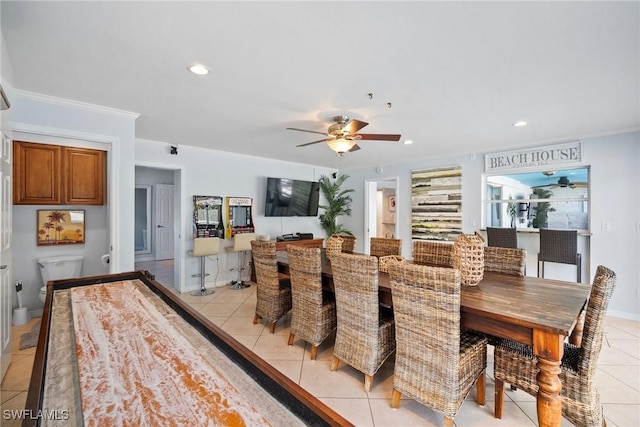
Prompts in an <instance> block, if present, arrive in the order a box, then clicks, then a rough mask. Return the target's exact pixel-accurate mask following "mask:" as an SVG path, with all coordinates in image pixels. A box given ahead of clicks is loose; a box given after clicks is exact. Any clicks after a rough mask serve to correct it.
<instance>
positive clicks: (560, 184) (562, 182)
mask: <svg viewBox="0 0 640 427" xmlns="http://www.w3.org/2000/svg"><path fill="white" fill-rule="evenodd" d="M555 173H556V172H555V171H548V172H542V174H543V175H544V176H546V177H547V178H549V177H551V176H553V175H555ZM542 187H549V188H567V187H568V188H586V187H587V183H586V182H571V180H570V179H569V177H568V176H561V177H560V178H558V181H557V183H556V184H546V185H538V186H536V187H533V188H542Z"/></svg>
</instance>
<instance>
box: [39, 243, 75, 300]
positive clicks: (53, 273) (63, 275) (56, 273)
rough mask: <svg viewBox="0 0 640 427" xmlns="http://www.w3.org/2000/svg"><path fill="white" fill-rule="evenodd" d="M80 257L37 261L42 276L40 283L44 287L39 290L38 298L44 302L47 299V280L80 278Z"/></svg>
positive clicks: (47, 258) (48, 258)
mask: <svg viewBox="0 0 640 427" xmlns="http://www.w3.org/2000/svg"><path fill="white" fill-rule="evenodd" d="M83 258H84V257H83V256H82V255H58V256H51V257H46V258H40V259H39V260H38V266H39V267H40V273H41V274H42V283H43V284H44V286H43V287H42V288H40V294H39V295H38V297H39V298H40V300H41V301H42V302H44V300H45V298H46V297H47V282H48V281H49V280H61V279H70V278H73V277H80V271H81V270H82V259H83Z"/></svg>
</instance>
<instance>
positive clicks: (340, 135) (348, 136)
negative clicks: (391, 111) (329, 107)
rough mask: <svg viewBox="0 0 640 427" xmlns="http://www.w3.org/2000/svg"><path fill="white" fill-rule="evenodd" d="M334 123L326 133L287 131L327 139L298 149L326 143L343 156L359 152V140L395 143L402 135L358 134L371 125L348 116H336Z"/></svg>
mask: <svg viewBox="0 0 640 427" xmlns="http://www.w3.org/2000/svg"><path fill="white" fill-rule="evenodd" d="M333 121H334V122H335V123H334V124H332V125H331V126H329V129H328V131H327V132H326V133H325V132H317V131H314V130H307V129H298V128H287V129H288V130H296V131H299V132H309V133H318V134H321V135H325V136H326V138H324V139H320V140H317V141H311V142H307V143H304V144H299V145H297V147H306V146H307V145H312V144H317V143H319V142H326V143H327V145H328V146H329V148H331V149H332V150H333V151H335V152H336V153H338V154H339V155H343V154H344V153H346V152H347V151H356V150H359V149H360V147H359V146H358V145H357V144H356V142H355V141H359V140H372V141H393V142H398V141H400V137H401V135H399V134H382V133H368V134H364V133H363V134H359V133H357V132H358V131H359V130H360V129H362V128H363V127H365V126H367V125H368V124H369V123H367V122H362V121H360V120H356V119H350V118H349V117H348V116H335V117H334V118H333Z"/></svg>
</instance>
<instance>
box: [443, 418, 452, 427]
mask: <svg viewBox="0 0 640 427" xmlns="http://www.w3.org/2000/svg"><path fill="white" fill-rule="evenodd" d="M444 427H453V418H451V417H447V416H445V417H444Z"/></svg>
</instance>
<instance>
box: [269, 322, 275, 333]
mask: <svg viewBox="0 0 640 427" xmlns="http://www.w3.org/2000/svg"><path fill="white" fill-rule="evenodd" d="M269 333H270V334H275V333H276V322H271V324H270V325H269Z"/></svg>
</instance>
